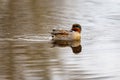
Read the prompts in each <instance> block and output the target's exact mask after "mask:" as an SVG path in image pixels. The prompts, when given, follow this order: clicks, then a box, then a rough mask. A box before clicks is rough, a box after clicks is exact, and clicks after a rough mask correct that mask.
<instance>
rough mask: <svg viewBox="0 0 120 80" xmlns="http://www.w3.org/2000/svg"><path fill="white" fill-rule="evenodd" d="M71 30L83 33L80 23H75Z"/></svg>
mask: <svg viewBox="0 0 120 80" xmlns="http://www.w3.org/2000/svg"><path fill="white" fill-rule="evenodd" d="M71 30H72V31H76V32H79V33H81V30H82V28H81V25H80V24H73V25H72V29H71Z"/></svg>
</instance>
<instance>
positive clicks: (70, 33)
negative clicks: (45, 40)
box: [51, 24, 81, 40]
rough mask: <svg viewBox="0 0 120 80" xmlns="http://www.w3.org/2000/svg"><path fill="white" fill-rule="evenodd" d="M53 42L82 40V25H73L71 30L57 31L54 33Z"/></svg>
mask: <svg viewBox="0 0 120 80" xmlns="http://www.w3.org/2000/svg"><path fill="white" fill-rule="evenodd" d="M51 34H52V40H80V38H81V25H79V24H73V25H72V28H71V30H57V29H53V31H52V33H51Z"/></svg>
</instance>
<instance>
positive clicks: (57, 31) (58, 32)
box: [51, 29, 70, 35]
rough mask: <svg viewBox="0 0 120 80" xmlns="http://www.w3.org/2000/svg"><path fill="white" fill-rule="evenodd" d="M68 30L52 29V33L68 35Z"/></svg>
mask: <svg viewBox="0 0 120 80" xmlns="http://www.w3.org/2000/svg"><path fill="white" fill-rule="evenodd" d="M69 32H70V31H68V30H55V29H54V30H53V32H52V33H51V34H52V35H68V34H69Z"/></svg>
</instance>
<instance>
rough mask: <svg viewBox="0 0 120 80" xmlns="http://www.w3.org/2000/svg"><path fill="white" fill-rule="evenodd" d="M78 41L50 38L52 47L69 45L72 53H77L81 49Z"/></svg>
mask: <svg viewBox="0 0 120 80" xmlns="http://www.w3.org/2000/svg"><path fill="white" fill-rule="evenodd" d="M80 42H81V41H80V40H78V41H67V40H52V44H53V47H71V49H72V51H73V53H75V54H79V53H80V52H81V51H82V46H81V44H80Z"/></svg>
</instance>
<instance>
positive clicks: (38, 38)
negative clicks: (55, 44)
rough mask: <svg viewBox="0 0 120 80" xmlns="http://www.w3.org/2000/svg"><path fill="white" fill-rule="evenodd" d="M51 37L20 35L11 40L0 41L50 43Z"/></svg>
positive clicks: (0, 39)
mask: <svg viewBox="0 0 120 80" xmlns="http://www.w3.org/2000/svg"><path fill="white" fill-rule="evenodd" d="M50 40H51V37H50V35H48V34H40V35H20V36H14V37H13V38H0V41H35V42H36V41H37V42H39V41H50Z"/></svg>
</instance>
